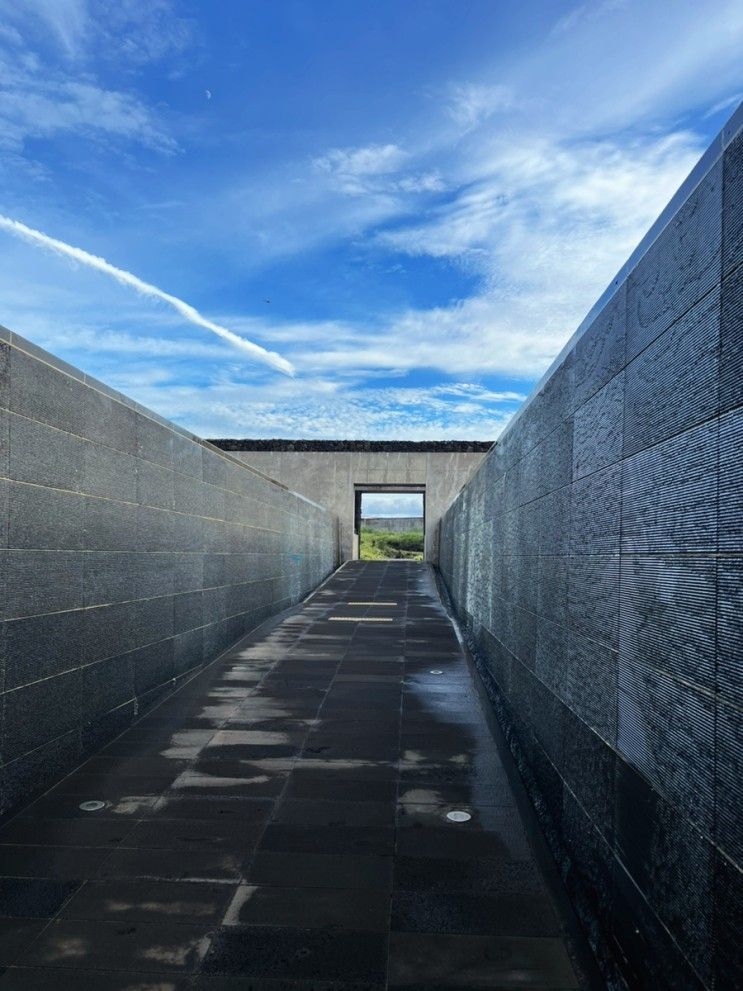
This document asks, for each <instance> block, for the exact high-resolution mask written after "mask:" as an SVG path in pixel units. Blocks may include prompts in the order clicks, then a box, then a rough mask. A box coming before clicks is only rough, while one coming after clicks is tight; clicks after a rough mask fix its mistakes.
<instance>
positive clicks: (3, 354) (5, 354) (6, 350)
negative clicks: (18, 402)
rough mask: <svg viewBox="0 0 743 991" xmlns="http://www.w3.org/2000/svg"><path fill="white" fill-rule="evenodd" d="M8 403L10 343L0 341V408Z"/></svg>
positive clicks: (3, 407)
mask: <svg viewBox="0 0 743 991" xmlns="http://www.w3.org/2000/svg"><path fill="white" fill-rule="evenodd" d="M9 405H10V345H9V344H8V343H7V341H0V409H7V408H8V406H9Z"/></svg>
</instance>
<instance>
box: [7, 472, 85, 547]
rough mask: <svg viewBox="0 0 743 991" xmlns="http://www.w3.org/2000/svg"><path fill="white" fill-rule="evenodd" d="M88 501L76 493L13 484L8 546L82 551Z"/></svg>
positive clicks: (9, 509) (9, 504) (9, 503)
mask: <svg viewBox="0 0 743 991" xmlns="http://www.w3.org/2000/svg"><path fill="white" fill-rule="evenodd" d="M84 518H85V498H84V496H81V495H78V494H77V493H75V492H65V491H62V490H60V489H47V488H42V487H41V486H40V485H25V484H23V483H22V482H11V484H10V488H9V499H8V546H9V547H19V548H20V547H27V548H31V549H34V550H45V549H49V550H81V549H82V548H83V546H84V543H85V529H84V523H83V521H84Z"/></svg>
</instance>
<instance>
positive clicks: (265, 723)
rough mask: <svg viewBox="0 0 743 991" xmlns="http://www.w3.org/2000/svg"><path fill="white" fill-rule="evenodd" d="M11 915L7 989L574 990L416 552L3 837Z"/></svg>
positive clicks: (325, 608) (207, 676)
mask: <svg viewBox="0 0 743 991" xmlns="http://www.w3.org/2000/svg"><path fill="white" fill-rule="evenodd" d="M372 603H373V604H372ZM89 799H95V800H100V801H104V802H105V806H104V808H103V809H102V810H100V811H98V812H95V813H92V812H84V811H82V810H81V809H80V808H79V806H80V803H81V802H84V801H85V800H89ZM454 810H456V811H463V812H466V813H468V814H469V815H470V816H471V818H470V819H469V821H466V822H452V821H450V820H449V819H447V813H449V812H451V811H454ZM0 915H2V916H3V918H0V966H2V967H4V968H5V969H4V971H3V973H2V977H0V991H5V989H6V988H8V989H21V988H22V989H41V988H54V989H56V991H60V989H61V991H68V989H73V988H74V989H75V991H88V989H96V991H98V989H109V988H110V989H116V991H124V989H128V991H134V989H135V988H136V989H137V991H150V989H153V991H154V989H158V991H180V989H212V991H229V989H235V991H236V989H238V988H240V989H244V991H247V989H253V991H279V989H287V991H290V989H295V988H296V989H305V991H308V989H313V991H341V989H346V988H355V989H357V991H360V989H362V988H365V989H382V988H386V987H390V988H408V989H433V988H436V989H439V991H440V989H443V988H458V989H463V988H467V989H477V988H501V989H502V988H517V987H518V988H532V987H534V988H537V987H538V988H552V989H569V988H576V987H579V986H583V984H582V983H581V982H579V981H578V979H577V978H576V973H575V971H574V968H573V965H572V964H571V961H570V959H569V956H568V953H567V951H566V939H565V937H564V931H565V929H564V925H565V922H564V917H561V914H560V912H559V911H558V910H557V909H556V907H555V902H554V900H553V898H552V897H551V896H550V894H549V893H548V889H547V886H546V885H545V882H544V879H543V876H542V872H541V871H540V868H539V866H538V863H537V860H536V859H535V856H534V853H533V852H532V848H531V846H530V842H529V840H528V838H527V832H526V830H525V828H524V822H523V818H522V816H521V814H520V813H519V811H518V808H517V805H516V802H515V799H514V793H513V791H512V788H511V786H510V785H509V779H508V776H507V774H506V771H505V769H504V766H503V764H502V757H501V755H499V752H498V750H497V748H496V746H495V744H494V742H493V738H492V737H491V735H490V732H489V730H488V727H487V724H486V721H485V718H484V715H483V712H482V710H481V707H480V702H479V700H478V695H477V692H476V691H475V689H474V686H473V682H472V677H471V674H470V668H469V666H468V662H467V661H466V659H465V657H464V656H463V654H462V651H461V650H460V647H459V644H458V641H457V638H456V635H455V631H454V629H453V627H452V624H451V622H450V621H449V619H448V617H447V615H446V613H445V611H444V610H443V608H442V606H441V604H440V601H439V599H438V597H437V595H436V588H435V583H434V579H433V574H432V572H431V570H430V568H428V566H426V565H422V564H413V563H408V562H392V563H390V564H386V563H376V562H375V563H369V564H361V563H353V564H349V565H346V566H345V567H344V568H343V569H341V571H340V572H338V573H337V574H336V575H335V576H334V577H333V578H332V579H331V580H330V581H329V582H328V583H327V584H326V585H325V586H324V587H323V588H321V590H320V591H319V592H318V593H317V594H316V595H315V596H314V598H312V599H311V600H310V601H309V602H308V603H306V604H305V605H304V606H303V607H302V608H301V609H299V610H298V611H296V612H294V613H293V614H291V615H289V616H287V617H286V618H285V619H284V620H283V621H282V622H281V623H279V624H278V625H276V626H274V627H273V628H271V629H269V630H268V632H264V633H263V635H257V636H256V635H253V636H251V637H249V638H246V640H244V641H243V642H242V643H241V644H239V645H238V646H237V647H236V648H235V649H233V650H232V651H231V652H229V654H227V655H225V656H224V657H223V658H222V659H220V660H219V661H217V662H216V663H215V664H213V665H211V666H210V667H209V668H208V669H206V670H205V671H203V672H202V673H201V674H199V675H198V676H197V677H196V678H195V679H194V680H193V681H191V682H190V683H189V684H188V685H187V686H186V687H185V688H183V689H182V690H181V691H180V692H179V693H178V694H177V695H175V696H173V697H171V698H170V699H169V700H168V701H166V702H165V703H164V704H162V705H161V706H160V707H158V708H157V709H155V710H153V711H152V712H151V713H150V714H149V715H147V716H146V717H145V718H143V719H142V720H141V721H140V722H139V723H137V724H136V726H134V727H133V728H131V729H130V730H129V731H128V732H126V733H125V734H124V735H123V736H120V737H119V738H118V739H117V740H115V741H114V742H113V743H111V744H110V745H109V746H108V747H106V748H105V749H104V750H103V751H101V753H100V754H98V755H97V756H95V757H93V758H92V759H90V760H89V761H88V762H87V763H86V764H85V765H84V766H82V767H81V768H80V769H79V770H78V771H77V772H75V773H74V774H72V775H70V776H69V777H68V778H66V779H65V780H64V781H63V782H62V783H61V784H60V785H58V786H57V787H56V788H55V789H53V790H52V791H50V792H48V793H47V794H46V795H44V796H43V797H41V798H40V799H38V800H37V801H36V802H35V803H34V804H32V805H30V806H29V807H28V808H27V809H25V810H24V811H23V812H22V813H21V814H20V815H19V816H17V817H16V818H15V819H14V820H12V821H10V822H9V823H8V824H6V825H5V826H4V827H3V828H2V829H0Z"/></svg>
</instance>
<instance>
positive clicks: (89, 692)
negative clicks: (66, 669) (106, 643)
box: [82, 656, 134, 720]
mask: <svg viewBox="0 0 743 991" xmlns="http://www.w3.org/2000/svg"><path fill="white" fill-rule="evenodd" d="M133 698H134V665H133V663H132V659H131V657H126V656H125V657H109V658H108V659H107V660H105V661H98V662H96V663H95V664H88V665H86V667H84V668H83V669H82V714H83V719H85V720H89V719H95V718H97V717H98V716H102V715H103V714H104V713H107V712H110V711H111V710H112V709H117V708H118V707H119V706H120V705H123V704H124V703H125V702H128V701H129V700H130V699H133Z"/></svg>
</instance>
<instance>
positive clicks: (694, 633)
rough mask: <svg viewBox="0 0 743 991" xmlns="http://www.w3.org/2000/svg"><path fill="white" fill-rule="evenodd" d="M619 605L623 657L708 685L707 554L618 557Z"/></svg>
mask: <svg viewBox="0 0 743 991" xmlns="http://www.w3.org/2000/svg"><path fill="white" fill-rule="evenodd" d="M619 609H620V627H619V645H620V652H621V655H622V657H623V658H624V659H626V660H627V661H631V662H633V663H634V662H640V663H642V664H644V665H647V666H649V667H658V668H661V669H663V670H665V671H668V672H670V673H671V674H674V675H676V676H677V677H679V678H683V679H685V680H688V681H691V682H694V683H695V684H697V685H699V686H700V688H703V689H707V690H708V691H712V690H713V689H714V668H715V562H714V560H713V559H710V558H708V557H697V556H694V555H689V556H678V557H667V556H660V555H653V556H648V557H629V556H628V557H623V558H622V575H621V582H620V606H619Z"/></svg>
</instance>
